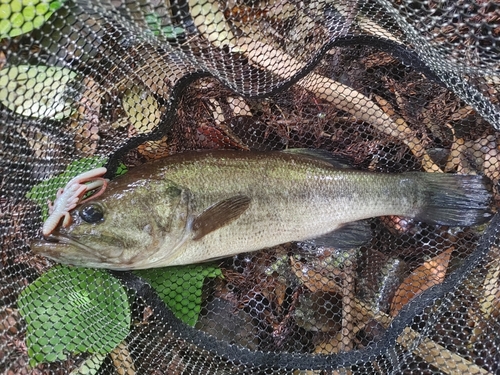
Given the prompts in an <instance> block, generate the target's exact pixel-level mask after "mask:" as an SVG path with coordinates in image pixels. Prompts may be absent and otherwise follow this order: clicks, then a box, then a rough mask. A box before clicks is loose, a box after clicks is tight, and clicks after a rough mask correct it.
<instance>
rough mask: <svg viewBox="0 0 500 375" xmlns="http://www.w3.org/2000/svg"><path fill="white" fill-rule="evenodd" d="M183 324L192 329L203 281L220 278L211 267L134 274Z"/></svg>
mask: <svg viewBox="0 0 500 375" xmlns="http://www.w3.org/2000/svg"><path fill="white" fill-rule="evenodd" d="M136 273H137V274H138V275H139V276H141V277H143V278H145V279H146V280H147V281H148V282H149V283H150V284H151V286H152V287H153V288H154V289H155V290H156V292H157V293H158V295H159V296H160V298H161V299H162V300H163V302H165V304H166V305H167V306H168V307H169V308H170V309H171V310H172V312H173V313H174V315H175V316H176V317H177V318H179V319H180V320H182V321H183V322H184V323H186V324H189V325H190V326H194V325H195V324H196V322H197V320H198V316H199V315H200V311H201V302H202V301H201V292H202V288H203V282H204V281H205V278H207V277H211V278H214V277H217V276H222V272H221V270H220V268H218V267H215V266H212V265H205V264H204V265H188V266H179V267H167V268H154V269H149V270H141V271H136Z"/></svg>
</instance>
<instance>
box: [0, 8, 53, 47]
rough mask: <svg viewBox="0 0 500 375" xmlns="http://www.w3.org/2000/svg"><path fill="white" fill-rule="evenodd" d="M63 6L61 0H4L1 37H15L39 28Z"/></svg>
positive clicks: (1, 16)
mask: <svg viewBox="0 0 500 375" xmlns="http://www.w3.org/2000/svg"><path fill="white" fill-rule="evenodd" d="M61 6H62V2H61V1H48V0H30V1H22V0H10V1H9V0H7V1H5V2H4V1H3V2H2V4H1V5H0V38H1V39H3V38H7V37H11V38H13V37H16V36H18V35H22V34H26V33H29V32H30V31H32V30H33V29H37V28H39V27H40V26H42V25H43V24H44V23H45V21H47V20H48V19H49V18H50V16H52V14H53V13H54V12H55V11H56V10H58V9H59V8H61Z"/></svg>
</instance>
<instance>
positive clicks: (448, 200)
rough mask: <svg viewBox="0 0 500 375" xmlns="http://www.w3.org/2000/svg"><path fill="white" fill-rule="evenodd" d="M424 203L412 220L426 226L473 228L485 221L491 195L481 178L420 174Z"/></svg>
mask: <svg viewBox="0 0 500 375" xmlns="http://www.w3.org/2000/svg"><path fill="white" fill-rule="evenodd" d="M421 177H422V179H423V183H424V185H425V189H426V191H427V193H428V197H427V204H426V205H425V206H424V207H423V209H422V210H421V211H420V213H419V214H417V215H416V216H415V219H417V220H419V221H423V222H426V223H429V224H440V225H450V226H473V225H479V224H483V223H486V222H488V221H489V220H490V219H491V217H492V213H491V211H490V208H489V204H490V201H491V197H492V195H491V192H490V190H489V188H488V186H489V180H488V179H487V178H486V177H483V176H474V175H456V174H442V173H422V174H421Z"/></svg>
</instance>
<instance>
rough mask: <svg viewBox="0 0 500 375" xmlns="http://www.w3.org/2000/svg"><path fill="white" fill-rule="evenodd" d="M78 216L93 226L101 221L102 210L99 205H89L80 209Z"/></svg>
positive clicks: (102, 216)
mask: <svg viewBox="0 0 500 375" xmlns="http://www.w3.org/2000/svg"><path fill="white" fill-rule="evenodd" d="M79 215H80V217H81V218H82V220H83V221H85V222H87V223H90V224H93V223H98V222H100V221H102V220H103V218H104V210H103V208H102V207H101V206H100V205H98V204H95V203H91V204H88V205H86V206H84V207H82V208H81V209H80V211H79Z"/></svg>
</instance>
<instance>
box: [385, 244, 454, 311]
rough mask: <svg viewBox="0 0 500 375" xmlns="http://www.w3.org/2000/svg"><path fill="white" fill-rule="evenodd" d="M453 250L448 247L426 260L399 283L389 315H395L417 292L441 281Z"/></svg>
mask: <svg viewBox="0 0 500 375" xmlns="http://www.w3.org/2000/svg"><path fill="white" fill-rule="evenodd" d="M453 250H454V249H453V248H452V247H450V248H449V249H448V250H446V251H443V252H442V253H441V254H439V255H436V256H435V257H433V258H431V259H429V260H427V261H426V262H425V263H424V264H422V265H421V266H420V267H418V268H417V269H416V270H415V271H413V272H412V273H411V274H410V276H408V277H407V278H406V279H405V280H404V281H403V282H402V283H401V285H400V286H399V288H398V290H397V291H396V294H395V295H394V298H393V299H392V302H391V309H390V314H391V316H393V317H394V316H396V315H397V314H398V313H399V312H400V311H401V309H402V308H403V306H405V305H406V304H407V303H408V302H410V301H411V300H412V299H413V298H414V297H415V296H417V295H418V294H420V293H422V292H424V291H426V290H427V289H429V288H430V287H432V286H434V285H438V284H441V283H442V282H443V280H444V277H445V276H446V270H447V268H448V263H449V261H450V256H451V253H452V251H453Z"/></svg>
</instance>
